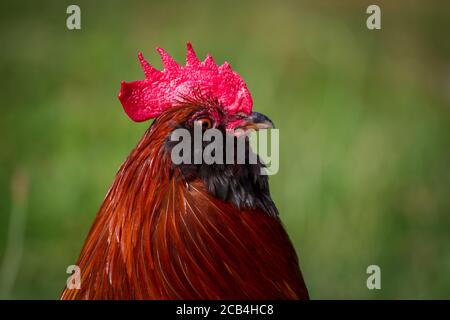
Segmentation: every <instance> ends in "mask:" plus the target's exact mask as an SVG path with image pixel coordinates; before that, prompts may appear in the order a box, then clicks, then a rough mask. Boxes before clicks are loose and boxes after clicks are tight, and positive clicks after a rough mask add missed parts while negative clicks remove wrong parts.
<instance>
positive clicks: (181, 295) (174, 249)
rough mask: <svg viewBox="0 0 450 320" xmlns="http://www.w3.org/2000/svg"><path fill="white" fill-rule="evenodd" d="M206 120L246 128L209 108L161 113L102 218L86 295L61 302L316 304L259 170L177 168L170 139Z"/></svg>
mask: <svg viewBox="0 0 450 320" xmlns="http://www.w3.org/2000/svg"><path fill="white" fill-rule="evenodd" d="M253 114H255V113H253ZM205 117H208V118H211V119H213V120H214V121H213V122H214V127H216V128H219V129H220V130H222V131H223V132H225V128H227V125H228V124H229V123H231V122H232V121H237V120H236V119H237V118H239V119H241V118H242V119H243V115H242V114H240V115H239V117H238V116H237V115H235V114H232V113H226V112H223V107H222V106H221V105H220V103H211V101H210V100H204V101H203V100H202V99H197V100H195V101H190V102H189V103H185V104H180V105H178V106H176V107H172V108H170V109H167V110H165V111H164V112H162V113H161V114H160V115H159V116H158V117H157V119H156V120H155V121H154V123H153V124H152V125H151V127H150V128H149V130H148V131H147V132H146V133H145V135H144V137H143V138H142V139H141V141H140V142H139V144H138V145H137V147H136V148H135V149H134V150H133V151H132V152H131V154H130V156H129V157H128V159H127V160H126V161H125V163H124V164H123V165H122V167H121V168H120V170H119V172H118V173H117V176H116V178H115V181H114V183H113V185H112V187H111V188H110V190H109V192H108V194H107V196H106V198H105V200H104V202H103V204H102V206H101V208H100V210H99V213H98V214H97V217H96V220H95V222H94V224H93V226H92V228H91V230H90V232H89V235H88V238H87V240H86V242H85V245H84V247H83V249H82V252H81V255H80V257H79V259H78V262H77V265H78V266H79V267H80V271H81V283H80V284H81V287H80V289H68V288H66V289H65V290H64V292H63V294H62V299H307V298H308V292H307V289H306V287H305V284H304V282H303V278H302V275H301V272H300V269H299V265H298V259H297V256H296V253H295V250H294V248H293V246H292V244H291V242H290V240H289V237H288V235H287V234H286V232H285V230H284V228H283V226H282V224H281V222H280V219H279V217H278V211H277V209H276V207H275V205H274V203H273V201H272V200H271V198H270V193H269V188H268V181H267V176H265V175H260V174H259V170H260V169H261V164H260V163H259V162H258V163H257V164H240V165H237V164H222V165H221V164H213V165H206V164H201V165H193V164H182V165H174V164H173V162H172V160H171V144H170V143H169V142H168V136H169V135H170V133H171V132H172V131H173V130H174V128H175V127H180V126H181V127H184V128H186V129H188V130H191V129H192V123H193V122H192V121H193V119H194V120H195V121H197V119H199V118H200V119H204V118H205ZM208 124H209V123H208Z"/></svg>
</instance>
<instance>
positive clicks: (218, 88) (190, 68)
mask: <svg viewBox="0 0 450 320" xmlns="http://www.w3.org/2000/svg"><path fill="white" fill-rule="evenodd" d="M156 50H157V51H158V52H159V54H160V56H161V60H162V62H163V65H164V70H163V71H159V70H157V69H156V68H154V67H153V66H151V65H150V64H149V63H148V62H147V61H146V60H145V59H144V57H143V55H142V53H139V55H138V57H139V62H140V63H141V66H142V69H143V70H144V73H145V80H139V81H133V82H124V81H122V86H121V88H120V93H119V100H120V102H122V106H123V108H124V110H125V112H126V113H127V115H128V116H129V117H130V118H131V119H132V120H134V121H145V120H148V119H151V118H155V117H157V116H159V115H160V114H161V113H163V112H164V111H165V110H167V109H169V108H171V107H172V106H174V105H176V104H178V103H179V102H180V101H182V99H183V98H194V97H195V96H196V94H195V93H196V92H197V93H200V95H202V96H203V95H204V96H206V97H208V98H212V99H214V100H217V101H218V102H219V104H220V105H221V106H222V107H223V108H224V109H225V111H226V112H228V113H231V114H234V113H237V112H244V113H247V114H249V113H250V112H251V110H252V105H253V102H252V97H251V96H250V92H249V91H248V89H247V86H246V85H245V82H244V80H242V79H241V77H240V76H239V75H238V74H237V73H236V72H234V71H233V70H232V69H231V67H230V65H229V64H228V63H227V62H225V63H224V64H222V65H221V66H218V65H217V64H216V63H215V62H214V60H213V58H212V57H211V56H210V55H209V54H208V55H207V56H206V59H205V60H204V61H203V62H200V61H199V60H198V58H197V56H196V54H195V52H194V49H192V46H191V44H190V43H189V42H188V43H187V53H186V65H185V66H179V65H178V64H177V63H176V62H175V60H173V58H172V57H171V56H169V55H168V54H167V52H165V51H164V50H163V49H161V48H157V49H156ZM197 95H198V94H197Z"/></svg>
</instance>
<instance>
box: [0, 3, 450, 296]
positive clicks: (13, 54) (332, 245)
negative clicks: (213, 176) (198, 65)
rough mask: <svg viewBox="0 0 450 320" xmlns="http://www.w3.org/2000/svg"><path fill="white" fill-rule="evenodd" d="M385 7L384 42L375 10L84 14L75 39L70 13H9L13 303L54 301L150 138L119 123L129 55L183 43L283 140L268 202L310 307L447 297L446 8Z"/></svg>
mask: <svg viewBox="0 0 450 320" xmlns="http://www.w3.org/2000/svg"><path fill="white" fill-rule="evenodd" d="M377 3H378V4H380V6H381V8H382V30H381V31H369V30H367V28H366V27H365V19H366V17H367V15H366V14H365V9H366V8H367V6H368V5H369V4H372V2H369V1H340V2H339V3H337V2H331V1H323V2H318V1H305V2H297V1H283V2H276V1H270V2H269V1H258V2H256V1H254V2H245V3H242V2H238V1H217V2H214V3H213V2H206V1H204V2H201V1H184V2H179V3H177V2H175V1H169V2H166V3H164V4H163V3H161V2H156V1H154V2H144V1H137V2H125V1H108V2H100V1H77V4H79V5H80V7H81V12H82V30H80V31H69V30H67V29H66V27H65V19H66V17H67V15H66V13H65V11H66V8H67V6H68V5H69V4H72V1H58V2H56V1H49V0H48V1H40V2H31V1H2V2H1V4H0V17H1V19H0V23H1V28H0V41H1V43H2V50H0V70H1V74H2V77H1V79H0V85H1V88H2V89H1V92H2V99H1V102H0V103H1V104H0V105H1V109H0V110H1V117H0V133H1V136H2V139H1V144H0V146H1V148H0V259H2V258H3V255H4V253H5V246H6V241H7V228H8V223H9V221H10V212H11V208H12V207H13V205H14V204H13V200H12V196H11V190H10V185H11V179H13V174H14V172H15V171H16V169H17V168H23V169H24V171H25V172H27V174H28V177H27V179H28V180H29V184H30V190H29V198H28V205H27V209H26V214H27V217H26V220H25V221H26V226H25V241H24V248H23V257H22V259H21V263H20V268H19V270H18V277H17V279H16V281H15V284H14V286H13V289H12V291H11V292H9V293H8V295H7V296H6V298H27V299H29V298H43V299H54V298H58V297H59V294H60V292H61V289H62V288H63V286H64V284H65V280H66V277H67V275H66V274H65V270H66V267H67V266H68V265H70V264H73V263H74V262H75V259H76V258H77V256H78V253H79V251H80V248H81V246H82V244H83V241H84V238H85V236H86V233H87V231H88V229H89V227H90V224H91V223H92V221H93V217H94V216H95V214H96V211H97V209H98V207H99V205H100V203H101V201H102V199H103V197H104V195H105V193H106V191H107V189H108V188H109V185H110V184H111V182H112V180H113V178H114V174H115V172H116V170H117V169H118V167H119V165H120V164H121V163H122V161H124V159H125V158H126V156H127V155H128V153H129V152H130V150H131V149H132V148H133V147H134V145H135V144H136V143H137V141H138V139H139V138H140V137H141V135H142V134H143V132H144V130H145V129H146V128H147V126H148V123H143V124H136V123H132V122H131V121H129V120H128V119H127V118H126V116H125V115H124V113H123V111H122V110H121V105H120V103H119V101H118V99H117V94H118V90H119V85H120V81H121V80H127V81H130V80H136V79H141V78H143V73H142V71H141V70H140V68H139V65H138V62H137V58H136V54H137V51H139V50H142V51H143V52H144V54H145V56H146V58H147V59H148V60H149V61H151V63H152V64H154V65H156V66H161V63H160V62H159V58H158V57H157V54H156V53H155V51H154V48H155V47H156V46H161V47H163V48H165V49H166V50H167V51H168V52H169V53H171V54H172V55H173V56H174V58H175V59H176V60H178V61H179V62H182V61H183V60H184V51H185V42H186V41H187V40H190V41H191V42H192V43H193V45H194V47H195V48H196V51H197V53H198V54H199V56H204V55H205V54H206V53H207V52H211V54H212V55H213V56H214V58H215V59H216V61H217V62H222V61H224V60H228V61H229V62H230V63H231V64H232V66H233V68H234V69H235V70H237V71H238V72H239V73H240V74H241V75H242V76H243V78H244V79H245V80H246V82H247V84H248V86H249V88H250V91H251V92H252V95H253V98H254V108H255V110H257V111H261V112H264V113H266V114H267V115H269V116H270V117H271V118H272V119H273V120H274V122H275V123H276V125H277V127H278V128H280V140H281V142H280V144H281V146H280V147H281V154H280V161H281V165H280V171H279V173H278V174H277V175H275V176H273V177H271V189H272V194H273V198H274V200H275V202H276V203H277V205H278V207H279V209H280V212H281V217H282V219H283V221H284V223H285V225H286V227H287V229H288V231H289V233H290V235H291V238H292V240H293V241H294V243H295V245H296V248H297V250H298V252H299V253H300V259H301V265H302V269H303V272H304V276H305V278H306V281H307V284H308V286H309V289H310V293H311V296H312V298H316V299H320V298H370V299H372V298H374V299H378V298H396V299H398V298H427V299H428V298H449V297H450V273H449V270H450V232H449V229H450V200H449V187H450V185H449V182H450V174H449V170H448V166H449V160H450V154H449V150H450V132H449V128H450V110H449V105H450V59H449V53H450V38H449V37H448V34H449V27H450V17H449V16H450V11H449V5H447V4H444V2H435V3H430V4H427V5H425V3H424V2H420V1H396V2H395V3H393V2H387V1H377ZM268 258H270V257H268ZM370 264H377V265H379V266H380V267H381V270H382V290H380V291H369V290H367V288H366V278H367V275H366V273H365V271H366V268H367V266H368V265H370ZM0 286H1V284H0Z"/></svg>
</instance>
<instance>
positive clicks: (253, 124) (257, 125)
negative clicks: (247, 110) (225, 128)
mask: <svg viewBox="0 0 450 320" xmlns="http://www.w3.org/2000/svg"><path fill="white" fill-rule="evenodd" d="M274 128H275V125H274V124H273V122H272V120H270V119H269V118H268V117H267V116H265V115H263V114H262V113H259V112H252V113H251V114H250V115H249V116H248V117H246V118H244V119H243V122H241V123H240V124H239V126H238V127H237V128H236V129H241V130H244V131H248V130H256V131H258V130H261V129H274Z"/></svg>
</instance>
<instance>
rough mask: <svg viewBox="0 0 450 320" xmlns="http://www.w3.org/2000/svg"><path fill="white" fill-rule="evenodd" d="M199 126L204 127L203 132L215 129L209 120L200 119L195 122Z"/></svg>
mask: <svg viewBox="0 0 450 320" xmlns="http://www.w3.org/2000/svg"><path fill="white" fill-rule="evenodd" d="M195 122H196V123H197V124H199V125H201V126H202V129H203V130H208V129H211V128H212V127H213V122H212V120H211V119H209V118H200V119H197V120H196V121H195Z"/></svg>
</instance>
